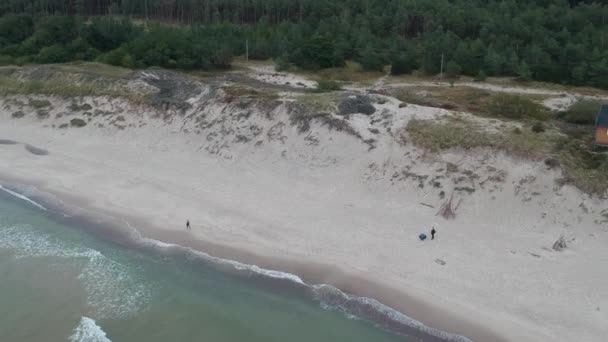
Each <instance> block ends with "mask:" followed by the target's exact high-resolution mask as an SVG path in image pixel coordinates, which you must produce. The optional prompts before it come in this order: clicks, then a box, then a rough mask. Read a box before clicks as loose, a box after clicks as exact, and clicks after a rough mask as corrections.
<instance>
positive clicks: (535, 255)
mask: <svg viewBox="0 0 608 342" xmlns="http://www.w3.org/2000/svg"><path fill="white" fill-rule="evenodd" d="M528 254H530V255H531V256H533V257H535V258H540V254H536V253H532V252H530V251H528Z"/></svg>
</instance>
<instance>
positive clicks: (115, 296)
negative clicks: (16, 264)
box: [0, 225, 154, 318]
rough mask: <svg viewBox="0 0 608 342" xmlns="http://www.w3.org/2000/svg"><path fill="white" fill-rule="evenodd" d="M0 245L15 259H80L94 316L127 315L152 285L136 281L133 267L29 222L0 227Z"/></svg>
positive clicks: (148, 294) (146, 296) (140, 303)
mask: <svg viewBox="0 0 608 342" xmlns="http://www.w3.org/2000/svg"><path fill="white" fill-rule="evenodd" d="M0 248H6V249H10V250H12V251H13V254H14V256H15V258H27V257H62V258H75V259H84V260H86V264H85V265H84V266H83V267H82V269H81V270H80V274H79V275H78V279H80V280H81V281H82V284H83V286H84V288H85V291H86V294H87V304H88V306H89V307H90V308H91V310H92V314H94V317H96V318H121V317H131V316H133V315H134V314H136V313H137V312H138V311H139V310H140V308H142V307H143V306H144V305H145V303H147V302H148V301H149V299H150V297H151V296H152V293H153V290H154V286H153V284H148V283H145V282H141V281H139V279H138V278H137V275H133V270H132V269H130V268H129V267H128V266H125V265H122V264H120V263H118V262H116V261H114V260H112V259H111V258H108V257H106V256H105V255H103V253H101V252H99V251H97V250H94V249H91V248H86V247H79V246H72V245H70V244H69V243H66V242H65V241H62V239H61V237H58V236H54V235H52V234H49V233H46V232H41V231H38V230H36V229H35V228H33V227H32V226H29V225H17V226H11V227H0Z"/></svg>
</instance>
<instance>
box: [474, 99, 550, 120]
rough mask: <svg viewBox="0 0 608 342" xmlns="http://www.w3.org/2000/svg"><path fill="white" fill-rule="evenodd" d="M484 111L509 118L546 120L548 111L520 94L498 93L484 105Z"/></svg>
mask: <svg viewBox="0 0 608 342" xmlns="http://www.w3.org/2000/svg"><path fill="white" fill-rule="evenodd" d="M486 112H487V113H488V114H491V115H493V116H502V117H505V118H509V119H524V118H531V119H537V120H546V119H548V117H549V112H548V111H547V110H546V109H545V108H544V107H543V106H542V105H541V104H539V103H536V102H534V101H532V100H530V99H527V98H525V97H523V96H520V95H511V94H499V95H496V96H494V98H493V99H492V100H491V101H489V103H488V104H487V105H486Z"/></svg>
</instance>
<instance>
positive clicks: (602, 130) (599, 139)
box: [595, 104, 608, 147]
mask: <svg viewBox="0 0 608 342" xmlns="http://www.w3.org/2000/svg"><path fill="white" fill-rule="evenodd" d="M595 145H596V146H602V147H608V104H605V105H603V106H602V108H601V109H600V112H599V113H597V119H596V120H595Z"/></svg>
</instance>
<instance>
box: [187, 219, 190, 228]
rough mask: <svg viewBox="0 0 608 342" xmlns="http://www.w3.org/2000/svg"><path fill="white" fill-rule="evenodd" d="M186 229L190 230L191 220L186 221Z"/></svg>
mask: <svg viewBox="0 0 608 342" xmlns="http://www.w3.org/2000/svg"><path fill="white" fill-rule="evenodd" d="M186 229H188V230H190V220H186Z"/></svg>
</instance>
